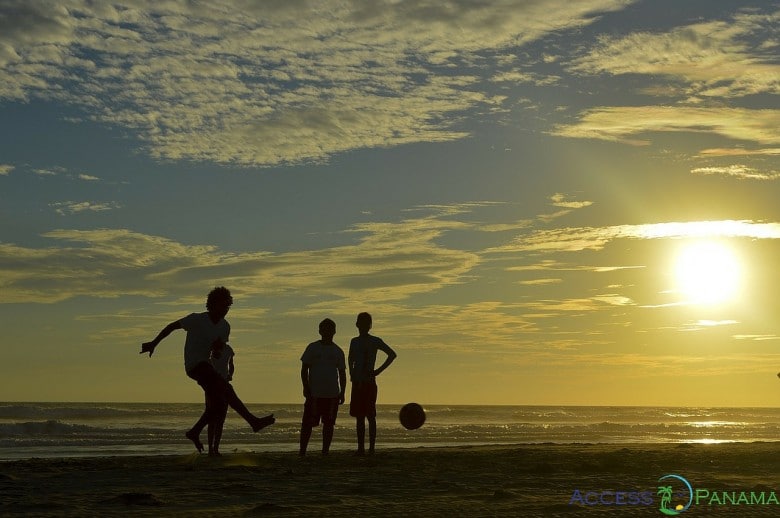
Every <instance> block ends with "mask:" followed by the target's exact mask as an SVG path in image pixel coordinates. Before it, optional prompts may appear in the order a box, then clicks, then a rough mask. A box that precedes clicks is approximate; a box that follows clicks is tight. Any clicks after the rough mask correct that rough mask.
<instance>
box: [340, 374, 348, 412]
mask: <svg viewBox="0 0 780 518" xmlns="http://www.w3.org/2000/svg"><path fill="white" fill-rule="evenodd" d="M339 386H340V387H341V392H339V405H343V404H344V389H345V387H346V386H347V370H346V369H339Z"/></svg>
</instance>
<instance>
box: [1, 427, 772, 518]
mask: <svg viewBox="0 0 780 518" xmlns="http://www.w3.org/2000/svg"><path fill="white" fill-rule="evenodd" d="M667 474H676V475H679V476H682V477H684V478H685V479H686V480H687V481H689V482H690V484H691V485H692V487H693V489H694V492H696V491H699V495H700V496H702V495H704V493H702V491H704V490H707V491H708V492H709V493H710V495H713V494H714V495H716V497H717V499H716V501H715V502H714V503H713V502H712V500H711V498H712V496H710V497H709V500H702V499H700V501H699V502H698V503H694V504H693V505H691V506H690V508H688V509H687V510H686V511H685V512H684V513H683V515H684V516H686V517H687V516H703V515H707V516H780V505H777V504H775V503H773V501H772V496H771V495H774V494H777V497H780V442H770V443H745V444H741V443H737V444H709V445H705V444H693V445H691V444H684V445H677V444H657V445H647V444H642V445H599V444H594V445H588V444H569V445H554V444H543V445H516V446H481V447H446V448H417V449H396V450H380V451H378V452H377V454H376V455H374V456H370V457H369V456H366V457H356V456H354V455H353V454H351V453H347V452H335V453H332V454H331V455H329V456H327V457H323V456H321V455H320V454H319V453H316V452H312V453H310V454H309V456H307V457H306V458H299V457H298V456H297V454H294V453H251V452H233V453H226V454H224V455H223V456H222V457H219V458H209V457H208V456H206V455H197V454H193V455H187V456H136V457H98V458H75V459H29V460H21V461H7V462H2V463H0V515H2V516H95V515H97V516H111V515H123V516H125V515H139V516H177V515H178V516H307V517H308V516H361V517H362V516H448V517H460V516H552V517H555V516H563V517H568V516H593V515H598V516H606V515H607V513H608V514H609V515H610V516H617V515H621V516H664V515H663V514H662V513H661V512H660V510H659V502H660V496H658V495H657V491H658V488H659V486H661V485H664V484H662V483H660V482H659V478H660V477H663V476H665V475H667ZM666 482H671V484H672V485H679V484H677V482H678V479H674V480H671V481H670V480H668V479H667V481H666ZM724 491H725V492H728V493H729V494H732V493H733V494H734V497H735V498H737V499H738V497H739V493H740V492H742V493H745V496H746V498H749V497H750V493H751V492H752V493H753V494H754V495H755V496H754V497H753V498H754V499H758V498H759V497H760V498H763V499H764V503H753V504H746V503H745V501H744V500H743V501H742V503H740V504H730V503H727V502H724V503H722V504H719V503H718V500H719V499H720V498H721V497H720V496H718V495H722V493H723V492H724ZM760 495H763V496H760ZM678 496H679V495H678ZM650 500H652V501H650Z"/></svg>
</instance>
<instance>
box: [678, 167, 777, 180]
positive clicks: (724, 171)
mask: <svg viewBox="0 0 780 518" xmlns="http://www.w3.org/2000/svg"><path fill="white" fill-rule="evenodd" d="M691 174H697V175H704V176H709V175H720V176H729V177H732V178H738V179H740V180H778V179H780V173H778V172H776V171H771V172H766V173H765V172H761V171H758V170H756V169H753V168H752V167H748V166H746V165H742V164H735V165H730V166H724V167H714V166H713V167H697V168H696V169H691Z"/></svg>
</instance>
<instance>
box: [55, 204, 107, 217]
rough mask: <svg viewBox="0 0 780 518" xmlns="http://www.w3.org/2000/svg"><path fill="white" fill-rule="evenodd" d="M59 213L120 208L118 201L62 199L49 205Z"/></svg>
mask: <svg viewBox="0 0 780 518" xmlns="http://www.w3.org/2000/svg"><path fill="white" fill-rule="evenodd" d="M50 206H51V207H52V208H54V210H55V212H57V214H60V215H63V216H64V215H66V214H77V213H79V212H104V211H107V210H113V209H118V208H121V207H122V205H121V204H119V203H118V202H114V201H110V202H92V201H63V202H57V203H52V204H51V205H50Z"/></svg>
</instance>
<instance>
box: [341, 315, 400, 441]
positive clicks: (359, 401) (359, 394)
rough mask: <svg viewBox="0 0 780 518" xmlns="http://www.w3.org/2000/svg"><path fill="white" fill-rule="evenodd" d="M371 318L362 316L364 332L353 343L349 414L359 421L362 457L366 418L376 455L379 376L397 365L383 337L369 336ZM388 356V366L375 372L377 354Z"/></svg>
mask: <svg viewBox="0 0 780 518" xmlns="http://www.w3.org/2000/svg"><path fill="white" fill-rule="evenodd" d="M371 323H372V320H371V315H370V314H368V313H360V314H359V315H358V316H357V322H355V326H356V327H357V328H358V331H359V332H360V335H359V336H356V337H355V338H353V339H352V341H351V342H350V343H349V377H350V379H351V380H352V395H351V397H350V401H349V415H351V416H352V417H354V418H355V421H356V428H357V443H358V449H357V454H358V455H364V454H365V446H364V442H365V438H366V419H368V441H369V442H368V452H369V454H372V455H373V453H374V447H375V445H376V396H377V386H376V377H377V376H379V375H380V374H381V373H382V371H384V370H385V369H386V368H387V367H389V366H390V364H391V363H393V360H395V358H396V356H397V355H396V354H395V351H393V350H392V349H391V348H390V346H389V345H387V344H386V343H385V342H384V341H383V340H382V339H381V338H379V337H376V336H372V335H370V334H368V331H369V330H370V329H371ZM377 351H382V352H384V353H385V354H386V355H387V358H386V359H385V361H384V363H383V364H382V365H381V366H380V367H379V368H378V369H375V368H374V366H375V365H376V353H377Z"/></svg>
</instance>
